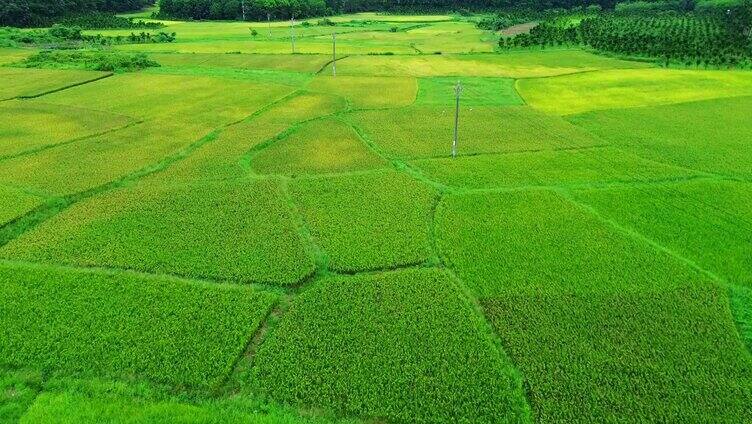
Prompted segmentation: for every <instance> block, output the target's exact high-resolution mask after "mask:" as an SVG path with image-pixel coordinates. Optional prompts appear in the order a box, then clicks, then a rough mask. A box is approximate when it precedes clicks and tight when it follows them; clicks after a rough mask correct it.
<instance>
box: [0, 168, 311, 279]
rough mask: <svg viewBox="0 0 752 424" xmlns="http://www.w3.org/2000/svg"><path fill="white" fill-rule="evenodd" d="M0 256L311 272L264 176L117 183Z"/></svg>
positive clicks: (277, 274)
mask: <svg viewBox="0 0 752 424" xmlns="http://www.w3.org/2000/svg"><path fill="white" fill-rule="evenodd" d="M0 256H3V257H6V258H13V259H23V260H29V261H44V262H53V263H63V264H70V265H79V266H102V267H117V268H126V269H134V270H139V271H145V272H152V273H169V274H175V275H181V276H186V277H205V278H216V279H223V280H232V281H240V282H264V283H277V284H283V285H289V284H295V283H297V282H298V281H300V280H301V279H302V278H304V277H306V276H307V275H309V274H310V273H311V272H313V260H312V259H311V257H310V255H309V252H308V249H307V247H306V246H305V245H304V244H303V241H302V239H301V237H300V235H299V234H298V230H297V228H296V226H295V224H294V222H293V219H292V217H291V211H290V210H289V207H288V204H287V202H286V200H285V198H284V195H283V193H282V191H281V189H280V187H279V183H277V182H275V181H272V180H265V181H256V182H248V181H246V182H237V183H224V184H220V183H206V184H201V185H198V184H197V185H187V184H186V185H180V186H174V187H170V186H165V185H160V184H156V183H154V184H140V185H137V186H133V187H128V188H122V189H117V190H115V191H112V192H109V193H105V194H102V195H99V196H95V197H92V198H90V199H88V200H86V201H83V202H79V203H77V204H75V205H74V206H72V207H71V208H69V209H67V210H65V211H64V212H62V213H60V214H58V215H56V216H55V217H53V218H52V219H50V220H48V221H46V222H45V223H44V224H43V225H40V226H38V227H35V228H34V229H33V230H31V231H28V232H26V233H24V234H23V235H22V236H21V237H20V238H17V239H15V240H13V241H12V242H11V243H9V244H7V245H6V246H5V247H4V248H3V249H2V250H1V251H0Z"/></svg>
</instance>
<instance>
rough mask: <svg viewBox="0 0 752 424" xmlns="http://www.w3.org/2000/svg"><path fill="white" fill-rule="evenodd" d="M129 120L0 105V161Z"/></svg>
mask: <svg viewBox="0 0 752 424" xmlns="http://www.w3.org/2000/svg"><path fill="white" fill-rule="evenodd" d="M130 122H133V121H132V119H130V118H128V117H126V116H122V115H113V114H109V113H103V112H97V111H93V110H88V109H83V108H78V107H66V108H61V107H59V106H56V105H49V104H46V103H40V102H29V101H9V102H4V103H2V104H0V159H2V158H3V157H7V156H13V155H16V154H19V153H24V152H32V151H34V150H38V149H41V148H44V147H46V146H50V145H55V144H58V143H62V142H66V141H71V140H75V139H80V138H83V137H86V136H88V135H92V134H97V133H102V132H105V131H109V130H112V129H114V128H117V127H122V126H124V125H127V124H128V123H130Z"/></svg>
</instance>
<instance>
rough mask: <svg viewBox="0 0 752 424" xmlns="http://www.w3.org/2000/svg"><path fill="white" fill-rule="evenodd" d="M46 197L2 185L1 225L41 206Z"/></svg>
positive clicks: (0, 188)
mask: <svg viewBox="0 0 752 424" xmlns="http://www.w3.org/2000/svg"><path fill="white" fill-rule="evenodd" d="M43 203H44V199H43V198H41V197H39V196H36V195H33V194H30V193H27V192H24V191H22V190H19V189H16V188H10V187H4V186H0V226H2V225H5V224H7V223H8V222H10V221H12V220H13V219H15V218H17V217H19V216H21V215H23V214H25V213H27V212H29V211H31V210H33V209H34V208H37V207H39V206H41V205H42V204H43Z"/></svg>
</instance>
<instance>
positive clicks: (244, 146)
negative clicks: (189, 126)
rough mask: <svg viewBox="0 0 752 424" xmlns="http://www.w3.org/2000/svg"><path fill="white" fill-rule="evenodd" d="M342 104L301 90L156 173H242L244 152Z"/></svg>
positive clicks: (195, 176)
mask: <svg viewBox="0 0 752 424" xmlns="http://www.w3.org/2000/svg"><path fill="white" fill-rule="evenodd" d="M345 107H346V103H345V100H344V99H342V98H340V97H336V96H329V95H325V94H316V93H308V92H303V93H301V94H299V95H296V96H294V97H292V98H290V99H287V100H285V101H282V102H279V103H277V104H275V105H273V106H271V107H269V108H268V109H266V110H265V111H263V112H262V113H261V114H260V115H259V116H258V117H254V118H251V119H248V120H244V121H243V122H240V123H238V124H235V125H231V126H229V127H226V128H225V129H223V130H222V131H221V132H220V133H219V134H218V135H217V137H216V139H214V140H212V141H211V142H209V143H206V144H204V145H203V146H201V147H200V148H199V149H198V150H196V151H195V152H194V153H193V154H191V155H190V156H188V157H187V158H185V159H183V160H182V161H180V162H178V163H176V164H175V165H173V166H171V167H170V168H168V169H167V170H166V171H165V172H162V173H159V174H157V175H155V177H156V178H157V179H160V180H165V181H166V180H180V181H198V180H212V179H233V178H240V177H244V176H246V175H247V173H248V169H247V167H245V166H243V163H244V161H245V160H246V154H247V153H249V152H250V151H252V150H253V149H255V148H258V146H259V145H261V144H263V143H265V142H269V141H270V140H273V139H275V138H276V137H280V136H283V135H284V134H285V130H287V129H288V128H290V127H292V126H294V125H295V124H296V123H298V122H302V121H308V120H311V119H315V118H318V117H322V116H325V115H329V114H333V113H335V112H337V111H340V110H344V109H345ZM274 165H275V166H276V165H279V164H274Z"/></svg>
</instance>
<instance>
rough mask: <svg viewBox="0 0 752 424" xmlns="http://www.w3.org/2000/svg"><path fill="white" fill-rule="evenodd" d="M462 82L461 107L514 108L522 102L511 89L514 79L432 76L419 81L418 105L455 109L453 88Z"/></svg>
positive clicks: (416, 101) (416, 102) (512, 88)
mask: <svg viewBox="0 0 752 424" xmlns="http://www.w3.org/2000/svg"><path fill="white" fill-rule="evenodd" d="M457 81H460V82H462V106H465V107H467V106H470V107H473V106H516V105H521V104H522V99H521V98H520V96H519V95H517V91H516V90H515V89H514V80H513V79H510V78H482V77H470V78H466V77H462V78H450V77H432V78H420V79H418V98H417V99H416V100H415V104H416V105H420V106H444V107H448V106H454V102H455V99H454V87H455V84H456V83H457Z"/></svg>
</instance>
